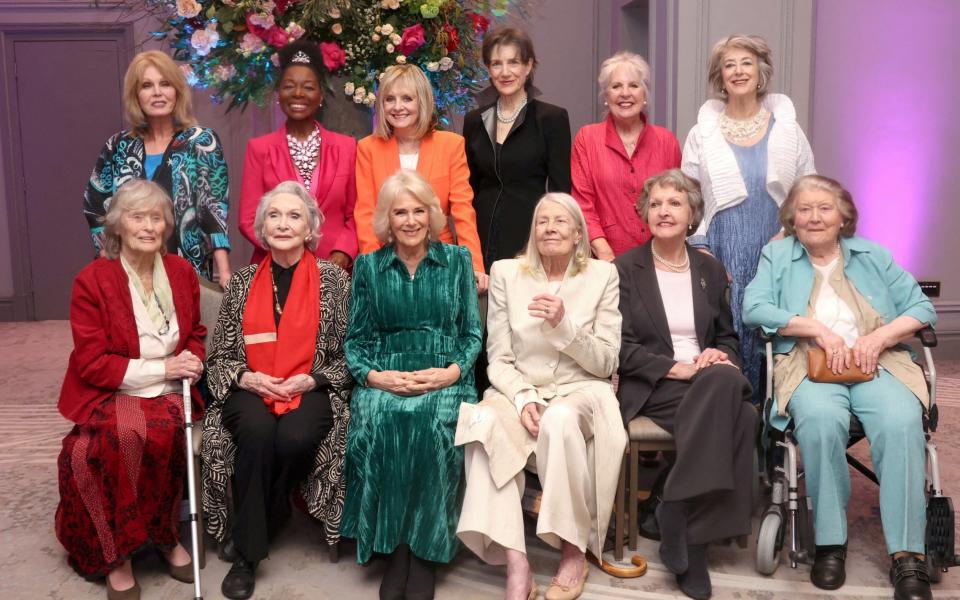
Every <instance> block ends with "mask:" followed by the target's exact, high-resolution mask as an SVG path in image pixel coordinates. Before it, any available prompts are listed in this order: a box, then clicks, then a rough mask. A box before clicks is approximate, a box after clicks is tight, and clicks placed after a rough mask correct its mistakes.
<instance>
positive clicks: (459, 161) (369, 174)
mask: <svg viewBox="0 0 960 600" xmlns="http://www.w3.org/2000/svg"><path fill="white" fill-rule="evenodd" d="M433 106H434V104H433V90H432V89H431V87H430V82H429V81H428V80H427V77H426V75H424V73H423V71H421V70H420V68H419V67H417V66H415V65H395V66H392V67H389V68H387V69H386V70H385V71H384V72H383V77H382V78H381V80H380V90H379V93H378V94H377V102H376V118H375V121H374V132H373V134H372V135H369V136H367V137H365V138H363V139H362V140H360V142H359V143H358V144H357V204H356V208H355V209H354V220H355V221H356V225H357V238H358V240H359V242H360V252H361V253H367V252H373V251H374V250H377V249H379V248H380V247H381V246H382V245H383V244H381V242H380V240H378V239H377V236H376V235H374V233H373V222H372V221H373V209H374V206H376V201H377V194H378V193H379V191H380V186H381V185H383V182H384V181H386V179H387V178H388V177H390V176H391V175H393V174H394V173H396V172H397V171H398V170H399V169H411V170H416V171H417V172H418V173H419V174H420V175H422V176H423V177H424V178H425V179H426V180H427V181H428V182H429V183H430V186H431V187H432V188H433V191H434V193H435V194H436V195H437V198H439V200H440V207H441V209H442V210H443V212H444V214H445V215H446V216H447V219H448V225H447V226H446V227H444V228H443V231H441V232H440V241H442V242H447V243H457V244H459V245H461V246H465V247H466V248H467V249H469V250H470V255H471V258H472V262H473V270H474V272H475V275H476V280H477V289H478V291H479V292H481V293H482V292H484V291H485V290H486V288H487V282H488V278H487V275H486V274H485V271H484V268H483V255H482V254H481V252H480V236H479V235H478V234H477V216H476V213H475V212H474V211H473V191H472V189H471V188H470V170H469V168H468V167H467V156H466V152H465V150H464V141H463V137H461V136H459V135H457V134H455V133H451V132H448V131H434V130H433V125H434V119H433V113H434V108H433ZM449 217H453V231H451V229H450V226H449ZM454 236H455V237H454Z"/></svg>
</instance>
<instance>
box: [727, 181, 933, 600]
mask: <svg viewBox="0 0 960 600" xmlns="http://www.w3.org/2000/svg"><path fill="white" fill-rule="evenodd" d="M780 221H781V223H782V225H783V227H784V230H785V232H786V233H787V236H788V237H786V238H785V239H783V240H779V241H776V242H772V243H770V244H767V246H766V247H765V248H764V249H763V252H762V254H761V257H760V265H759V268H758V270H757V275H756V277H755V278H754V279H753V281H752V282H751V283H750V285H748V286H747V290H746V295H745V297H744V302H743V320H744V324H745V325H746V326H747V327H760V328H762V329H763V330H764V331H765V332H766V333H767V334H769V335H773V336H774V353H775V355H776V356H775V367H774V374H775V381H776V383H775V390H774V394H775V397H776V400H777V409H778V411H779V413H780V414H781V415H789V416H790V417H792V418H793V421H794V425H795V435H796V437H797V440H798V442H799V444H800V452H801V455H802V458H803V464H804V467H805V469H806V480H807V489H808V491H809V493H810V496H811V497H812V498H813V513H814V527H815V531H816V545H817V547H816V556H815V559H814V564H813V569H812V570H811V573H810V579H811V581H812V582H813V584H814V585H816V586H817V587H820V588H822V589H836V588H839V587H840V586H841V585H843V582H844V579H845V570H844V561H845V558H846V542H847V523H846V516H845V513H846V508H847V502H848V501H849V498H850V478H849V472H848V470H847V466H846V461H845V457H844V455H845V451H846V444H847V439H848V437H849V424H850V415H851V413H852V414H854V415H856V416H857V417H858V418H859V419H860V421H861V422H862V423H863V426H864V431H865V432H866V434H867V439H868V440H869V441H870V451H871V456H872V459H873V464H874V467H875V468H876V470H877V473H878V475H879V479H880V515H881V520H882V522H883V531H884V536H885V538H886V544H887V551H888V552H889V554H890V555H891V558H892V560H893V564H892V566H891V579H892V581H893V582H894V584H895V587H896V596H895V597H896V598H898V599H900V598H904V599H906V598H909V599H911V600H913V599H924V598H930V597H931V593H930V584H929V578H928V574H927V570H926V563H925V560H924V554H923V553H924V528H925V518H926V509H925V504H926V502H925V498H924V491H923V485H924V467H925V462H924V461H925V457H924V446H925V441H924V437H923V427H922V416H923V411H924V410H926V407H927V403H928V401H929V398H928V392H927V387H926V382H925V380H924V377H923V373H922V371H921V370H920V367H919V366H918V365H916V364H915V363H914V362H913V361H912V359H911V355H910V353H909V351H908V350H907V348H906V347H905V346H903V345H901V344H900V341H901V340H903V339H905V338H907V337H909V336H911V335H912V334H914V333H915V332H916V331H918V330H920V329H921V328H923V327H924V326H926V325H932V324H933V323H934V322H935V321H936V318H937V317H936V313H935V312H934V309H933V304H932V303H931V302H930V300H929V299H927V297H926V296H924V295H923V293H922V292H921V291H920V286H919V285H918V284H917V282H916V280H915V279H914V278H913V277H912V276H911V275H910V274H909V273H907V272H906V271H905V270H903V269H902V268H901V267H900V266H899V265H897V264H896V263H895V262H894V261H893V258H892V256H891V255H890V252H889V251H887V250H886V249H884V248H883V247H881V246H879V245H878V244H875V243H873V242H870V241H867V240H865V239H863V238H859V237H855V236H854V233H855V231H856V226H857V209H856V206H855V205H854V204H853V200H852V198H851V197H850V193H849V192H848V191H847V190H845V189H844V188H843V187H842V186H841V185H840V184H839V183H838V182H836V181H834V180H832V179H829V178H827V177H821V176H817V175H809V176H806V177H802V178H800V179H798V180H797V181H796V183H795V184H794V185H793V187H792V189H791V190H790V193H789V194H788V196H787V198H786V201H785V202H784V204H783V206H782V207H781V209H780ZM815 347H819V348H822V349H823V350H824V352H825V354H826V357H827V366H828V367H829V368H830V370H832V371H833V372H834V373H840V372H842V371H843V370H844V369H846V368H849V367H850V366H851V365H856V366H857V367H859V369H860V370H861V371H863V372H864V373H866V374H874V377H873V379H872V380H870V381H867V382H864V383H854V384H836V383H814V382H812V381H810V380H809V379H808V377H807V349H808V348H815Z"/></svg>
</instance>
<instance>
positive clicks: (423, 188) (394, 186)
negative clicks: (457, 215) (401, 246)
mask: <svg viewBox="0 0 960 600" xmlns="http://www.w3.org/2000/svg"><path fill="white" fill-rule="evenodd" d="M403 194H410V195H411V196H413V197H414V198H416V199H417V201H418V202H419V203H420V204H423V205H424V206H426V207H427V210H428V211H429V213H430V235H429V236H428V238H427V239H428V240H436V239H439V238H440V232H442V231H443V228H444V227H445V226H446V224H447V217H446V216H445V215H444V214H443V209H441V208H440V200H439V199H437V195H436V194H435V193H434V192H433V188H432V187H430V184H429V183H428V182H427V180H426V179H424V178H423V175H421V174H420V173H417V172H416V171H414V170H412V169H400V170H399V171H397V172H396V173H395V174H393V175H391V176H390V177H388V178H387V180H386V181H384V182H383V185H382V186H380V193H379V194H378V195H377V206H376V208H374V209H373V233H374V234H375V235H376V236H377V239H378V240H380V241H381V242H382V243H384V244H390V243H392V242H393V234H392V233H391V231H390V208H391V207H392V206H393V203H394V202H396V201H397V200H399V199H400V196H402V195H403Z"/></svg>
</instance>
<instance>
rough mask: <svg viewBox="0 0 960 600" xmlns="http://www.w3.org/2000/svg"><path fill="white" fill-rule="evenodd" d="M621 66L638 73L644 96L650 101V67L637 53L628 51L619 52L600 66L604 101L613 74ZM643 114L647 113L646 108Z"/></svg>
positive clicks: (601, 92)
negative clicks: (630, 68)
mask: <svg viewBox="0 0 960 600" xmlns="http://www.w3.org/2000/svg"><path fill="white" fill-rule="evenodd" d="M620 65H627V66H629V67H632V68H633V70H634V71H636V73H637V75H638V76H639V77H640V85H641V86H643V95H644V97H645V98H646V99H647V101H649V100H650V65H649V64H648V63H647V61H646V60H644V58H643V57H642V56H640V55H639V54H636V53H635V52H627V51H626V50H624V51H621V52H617V53H616V54H614V55H613V56H611V57H610V58H608V59H607V60H605V61H603V62H602V63H601V64H600V75H599V76H598V77H597V83H599V84H600V98H601V99H602V98H603V96H604V94H605V93H606V92H607V86H608V85H610V79H611V78H612V77H613V72H614V71H616V70H617V67H619V66H620ZM643 112H644V113H646V112H647V110H646V106H644V109H643Z"/></svg>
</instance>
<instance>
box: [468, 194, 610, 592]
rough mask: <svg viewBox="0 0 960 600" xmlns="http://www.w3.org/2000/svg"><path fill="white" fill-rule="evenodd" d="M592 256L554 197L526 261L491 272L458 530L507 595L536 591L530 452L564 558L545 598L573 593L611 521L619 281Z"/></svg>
mask: <svg viewBox="0 0 960 600" xmlns="http://www.w3.org/2000/svg"><path fill="white" fill-rule="evenodd" d="M589 256H590V247H589V242H588V240H587V236H586V224H585V222H584V218H583V213H582V212H580V208H579V206H577V203H576V201H575V200H574V199H573V198H572V197H571V196H570V195H568V194H562V193H551V194H547V195H545V196H544V197H543V198H542V199H541V200H540V202H539V203H538V204H537V207H536V209H535V211H534V217H533V226H532V230H531V232H530V238H529V240H528V242H527V247H526V250H525V252H524V254H522V255H521V256H520V258H517V259H510V260H501V261H497V262H495V263H494V264H493V267H492V268H491V271H490V291H489V310H488V313H487V314H488V316H487V327H488V334H489V339H488V342H487V355H488V357H489V360H490V366H489V368H488V370H487V374H488V375H489V377H490V383H491V384H492V387H490V388H489V389H487V391H486V393H485V394H484V396H483V401H482V402H481V403H480V404H478V405H469V404H464V405H461V409H460V419H459V423H458V426H457V437H456V443H457V444H464V445H465V468H466V476H467V489H466V495H465V498H464V503H463V510H462V513H461V517H460V523H459V525H458V527H457V534H458V535H459V536H460V539H461V540H462V541H463V542H464V544H466V545H467V547H469V548H470V549H471V550H472V551H473V552H475V553H476V554H477V555H478V556H480V558H482V559H483V560H484V561H486V562H488V563H491V564H506V565H507V594H506V595H507V598H518V599H523V598H533V597H534V596H535V595H536V593H537V589H536V585H535V584H534V581H533V576H532V573H531V571H530V566H529V563H528V562H527V557H526V548H525V544H524V530H523V516H522V512H521V507H520V499H521V497H522V496H523V487H524V467H525V466H526V465H527V463H528V460H529V459H530V455H531V454H535V455H536V469H537V473H538V476H539V477H540V483H541V485H542V487H543V496H542V500H541V505H540V514H539V519H538V522H537V535H538V536H539V537H540V538H541V539H543V540H544V541H545V542H547V543H548V544H550V545H552V546H554V547H556V548H560V549H561V551H562V557H561V560H560V566H559V568H558V570H557V575H556V577H555V578H554V580H553V583H552V584H551V586H550V588H549V589H548V590H547V593H546V598H547V599H548V600H560V599H567V598H568V599H572V598H577V597H578V596H579V595H580V594H581V593H582V591H583V584H584V581H585V579H586V577H587V564H586V560H585V553H586V552H588V551H589V552H591V553H592V554H593V555H595V556H600V554H601V545H602V541H603V539H604V537H605V535H606V530H607V523H608V521H609V520H610V510H611V507H612V506H613V499H614V493H615V489H616V485H617V478H618V471H619V466H620V461H621V457H622V455H623V450H624V446H625V445H626V434H625V433H624V430H623V424H622V422H621V420H620V411H619V407H618V404H617V399H616V396H615V395H614V392H613V387H612V386H611V383H610V376H611V375H612V374H613V373H614V372H615V371H616V369H617V356H618V353H619V350H620V311H619V309H618V302H619V278H618V276H617V270H616V268H615V267H614V266H613V265H611V264H610V263H606V262H601V261H597V260H592V259H590V258H588V257H589ZM591 459H592V460H591ZM531 462H532V461H531Z"/></svg>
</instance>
